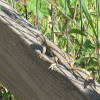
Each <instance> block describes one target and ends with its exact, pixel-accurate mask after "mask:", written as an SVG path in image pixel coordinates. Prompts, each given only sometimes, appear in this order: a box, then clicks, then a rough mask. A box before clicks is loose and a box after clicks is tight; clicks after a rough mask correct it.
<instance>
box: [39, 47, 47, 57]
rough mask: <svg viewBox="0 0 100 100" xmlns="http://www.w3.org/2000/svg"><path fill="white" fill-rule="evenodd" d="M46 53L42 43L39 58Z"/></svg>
mask: <svg viewBox="0 0 100 100" xmlns="http://www.w3.org/2000/svg"><path fill="white" fill-rule="evenodd" d="M45 53H46V46H45V45H42V53H41V54H40V55H39V57H40V58H42V56H43V55H45Z"/></svg>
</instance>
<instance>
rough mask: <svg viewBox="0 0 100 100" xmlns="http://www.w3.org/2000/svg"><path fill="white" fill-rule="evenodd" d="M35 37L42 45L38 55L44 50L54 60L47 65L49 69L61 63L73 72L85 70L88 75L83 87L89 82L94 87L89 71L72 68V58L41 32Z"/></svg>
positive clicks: (43, 52) (83, 70)
mask: <svg viewBox="0 0 100 100" xmlns="http://www.w3.org/2000/svg"><path fill="white" fill-rule="evenodd" d="M36 39H37V40H38V41H39V42H40V44H41V45H42V54H41V55H40V57H42V56H43V55H44V54H45V53H46V52H47V54H48V55H49V56H50V57H51V59H53V60H54V62H55V63H52V62H51V63H52V64H51V66H50V67H49V69H50V68H51V69H52V70H53V67H54V66H55V65H56V64H57V63H59V64H61V65H63V66H64V67H66V68H67V69H68V70H70V71H72V72H74V71H76V70H79V71H82V72H85V73H86V74H87V75H88V76H87V78H86V81H85V82H84V88H85V87H86V86H87V85H88V84H89V83H93V85H94V87H95V83H94V77H93V75H92V73H91V72H89V71H86V70H85V69H82V68H79V67H78V68H74V67H73V64H74V60H73V59H70V57H69V56H68V55H65V54H64V53H63V52H62V50H61V49H60V48H59V47H58V46H57V45H55V44H54V43H53V42H51V41H50V40H49V39H48V38H47V37H46V36H44V35H43V34H39V35H36Z"/></svg>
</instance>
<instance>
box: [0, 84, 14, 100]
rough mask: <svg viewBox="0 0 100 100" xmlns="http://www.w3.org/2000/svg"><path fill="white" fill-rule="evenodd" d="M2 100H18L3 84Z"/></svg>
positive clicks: (0, 86) (1, 88)
mask: <svg viewBox="0 0 100 100" xmlns="http://www.w3.org/2000/svg"><path fill="white" fill-rule="evenodd" d="M0 100H16V99H15V97H14V96H13V95H12V94H11V93H10V91H8V90H7V89H6V88H5V87H4V86H3V85H2V84H0Z"/></svg>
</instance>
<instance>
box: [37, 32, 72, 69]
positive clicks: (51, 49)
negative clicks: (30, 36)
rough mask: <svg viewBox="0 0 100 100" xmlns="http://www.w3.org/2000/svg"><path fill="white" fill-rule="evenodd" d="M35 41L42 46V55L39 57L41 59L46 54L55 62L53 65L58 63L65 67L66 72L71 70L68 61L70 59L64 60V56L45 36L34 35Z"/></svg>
mask: <svg viewBox="0 0 100 100" xmlns="http://www.w3.org/2000/svg"><path fill="white" fill-rule="evenodd" d="M36 39H37V40H38V41H39V42H40V44H41V45H42V54H41V55H40V57H42V55H44V54H45V53H46V52H47V54H48V55H49V56H50V57H53V59H54V60H55V63H59V64H61V65H63V66H65V67H66V68H67V69H68V70H71V66H70V64H69V61H68V60H70V59H67V58H69V57H67V58H66V57H65V54H64V53H63V52H62V51H61V50H60V48H59V47H58V46H56V45H55V44H54V43H53V42H51V41H50V40H49V39H48V38H47V37H46V36H44V35H42V34H39V35H36ZM52 67H53V66H52ZM52 69H53V68H52Z"/></svg>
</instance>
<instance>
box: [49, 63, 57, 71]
mask: <svg viewBox="0 0 100 100" xmlns="http://www.w3.org/2000/svg"><path fill="white" fill-rule="evenodd" d="M54 66H57V64H56V63H54V64H51V65H50V67H49V68H48V69H51V70H54Z"/></svg>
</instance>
